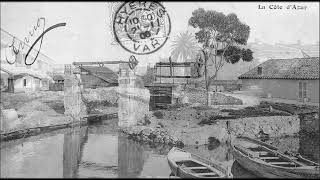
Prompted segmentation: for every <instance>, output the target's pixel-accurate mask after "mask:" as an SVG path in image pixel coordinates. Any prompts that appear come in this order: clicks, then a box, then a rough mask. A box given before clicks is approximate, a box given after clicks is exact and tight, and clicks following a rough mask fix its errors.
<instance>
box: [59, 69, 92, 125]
mask: <svg viewBox="0 0 320 180" xmlns="http://www.w3.org/2000/svg"><path fill="white" fill-rule="evenodd" d="M64 74H65V80H64V108H65V112H64V114H65V115H70V116H72V117H73V118H74V119H75V120H77V121H80V118H81V117H83V116H86V115H87V108H86V105H85V103H84V102H83V99H82V95H81V93H82V92H81V90H82V89H83V87H82V85H81V77H80V70H79V69H78V68H75V67H73V66H72V65H69V64H68V65H65V71H64Z"/></svg>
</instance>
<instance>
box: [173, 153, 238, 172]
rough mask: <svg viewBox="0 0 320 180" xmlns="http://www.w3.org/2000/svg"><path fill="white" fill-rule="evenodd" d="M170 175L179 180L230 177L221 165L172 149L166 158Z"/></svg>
mask: <svg viewBox="0 0 320 180" xmlns="http://www.w3.org/2000/svg"><path fill="white" fill-rule="evenodd" d="M167 159H168V164H169V166H170V169H171V171H172V173H173V174H174V175H175V176H178V177H181V178H227V177H232V174H231V172H229V171H228V170H227V169H226V168H224V167H223V165H221V164H219V163H218V162H214V161H210V160H208V159H205V158H202V157H200V156H198V155H196V154H192V153H190V152H187V151H184V150H182V149H179V148H177V147H173V148H172V149H171V150H170V151H169V153H168V156H167Z"/></svg>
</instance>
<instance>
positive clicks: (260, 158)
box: [259, 157, 279, 159]
mask: <svg viewBox="0 0 320 180" xmlns="http://www.w3.org/2000/svg"><path fill="white" fill-rule="evenodd" d="M259 158H260V159H279V157H259Z"/></svg>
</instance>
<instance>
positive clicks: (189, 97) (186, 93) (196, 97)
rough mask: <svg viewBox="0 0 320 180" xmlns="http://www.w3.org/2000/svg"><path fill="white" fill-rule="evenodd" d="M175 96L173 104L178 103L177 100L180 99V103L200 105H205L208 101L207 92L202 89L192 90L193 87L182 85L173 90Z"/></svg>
mask: <svg viewBox="0 0 320 180" xmlns="http://www.w3.org/2000/svg"><path fill="white" fill-rule="evenodd" d="M172 94H173V97H172V98H173V103H176V102H177V101H176V100H175V99H178V103H182V104H184V103H189V104H194V103H200V104H203V105H205V104H206V102H207V100H206V98H207V95H206V91H205V90H204V89H201V88H191V87H183V86H182V85H180V86H177V87H175V88H173V90H172Z"/></svg>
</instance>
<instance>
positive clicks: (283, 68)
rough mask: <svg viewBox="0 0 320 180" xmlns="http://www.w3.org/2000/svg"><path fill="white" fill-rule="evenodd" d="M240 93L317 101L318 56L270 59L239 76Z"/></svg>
mask: <svg viewBox="0 0 320 180" xmlns="http://www.w3.org/2000/svg"><path fill="white" fill-rule="evenodd" d="M239 79H241V80H242V90H252V89H256V90H259V91H260V94H259V95H260V96H261V97H266V98H281V99H288V100H297V101H302V102H314V103H318V102H319V57H310V58H294V59H270V60H268V61H266V62H264V63H262V64H260V65H258V66H257V67H255V68H253V69H252V70H250V71H248V72H246V73H244V74H242V75H241V76H239Z"/></svg>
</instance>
